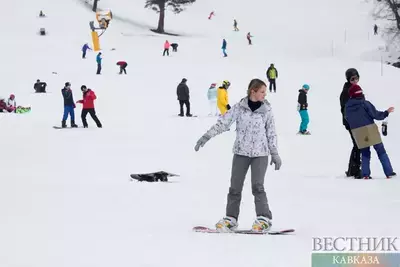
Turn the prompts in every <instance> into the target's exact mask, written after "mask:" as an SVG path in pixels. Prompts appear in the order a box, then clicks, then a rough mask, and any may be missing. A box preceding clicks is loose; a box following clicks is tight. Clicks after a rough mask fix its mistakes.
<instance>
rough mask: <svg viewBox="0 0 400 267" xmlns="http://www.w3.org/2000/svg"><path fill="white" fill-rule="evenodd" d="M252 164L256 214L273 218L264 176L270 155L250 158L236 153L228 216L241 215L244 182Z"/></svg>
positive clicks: (227, 209)
mask: <svg viewBox="0 0 400 267" xmlns="http://www.w3.org/2000/svg"><path fill="white" fill-rule="evenodd" d="M250 166H251V190H252V192H253V196H254V204H255V206H256V214H257V216H264V217H267V218H268V219H272V213H271V211H270V209H269V205H268V199H267V194H266V193H265V190H264V177H265V173H266V172H267V167H268V156H266V157H257V158H250V157H246V156H241V155H236V154H235V155H234V156H233V161H232V175H231V186H230V188H229V193H228V204H227V205H226V216H230V217H234V218H236V219H238V217H239V211H240V202H241V200H242V189H243V183H244V180H245V178H246V174H247V171H248V169H249V167H250Z"/></svg>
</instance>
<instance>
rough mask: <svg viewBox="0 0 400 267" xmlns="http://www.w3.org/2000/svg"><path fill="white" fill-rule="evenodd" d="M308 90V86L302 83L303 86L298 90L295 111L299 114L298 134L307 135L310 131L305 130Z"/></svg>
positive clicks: (307, 121)
mask: <svg viewBox="0 0 400 267" xmlns="http://www.w3.org/2000/svg"><path fill="white" fill-rule="evenodd" d="M308 90H310V86H309V85H308V84H304V85H303V87H302V88H301V89H300V90H299V97H298V100H297V111H298V112H299V114H300V118H301V123H300V130H299V134H304V135H309V134H310V132H309V131H307V126H308V123H309V122H310V119H309V117H308V102H307V93H308Z"/></svg>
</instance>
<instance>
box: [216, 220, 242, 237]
mask: <svg viewBox="0 0 400 267" xmlns="http://www.w3.org/2000/svg"><path fill="white" fill-rule="evenodd" d="M237 227H238V224H237V220H236V219H235V218H233V217H230V216H226V217H224V218H222V219H221V220H220V221H219V222H217V224H216V225H215V228H216V229H217V231H218V232H221V233H227V232H232V231H234V230H236V229H237Z"/></svg>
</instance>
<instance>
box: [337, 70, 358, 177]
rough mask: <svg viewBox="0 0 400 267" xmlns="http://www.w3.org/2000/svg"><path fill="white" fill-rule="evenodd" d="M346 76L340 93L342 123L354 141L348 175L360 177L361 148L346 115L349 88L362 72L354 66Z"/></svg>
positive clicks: (347, 71)
mask: <svg viewBox="0 0 400 267" xmlns="http://www.w3.org/2000/svg"><path fill="white" fill-rule="evenodd" d="M345 76H346V80H347V81H346V82H345V84H344V85H343V90H342V93H341V94H340V111H341V113H342V123H343V125H344V127H345V128H346V130H347V131H348V132H349V134H350V138H351V141H352V142H353V148H352V150H351V153H350V159H349V165H348V168H347V171H346V172H345V173H346V176H347V177H354V178H356V179H360V178H361V177H362V176H361V154H360V150H359V149H358V147H357V144H356V141H355V139H354V136H353V133H352V131H351V130H350V126H349V124H348V122H347V120H346V116H345V106H346V103H347V101H348V100H349V98H350V97H349V88H350V86H351V85H352V84H355V83H357V82H358V81H359V79H360V74H359V73H358V71H357V70H356V69H354V68H350V69H348V70H346V73H345Z"/></svg>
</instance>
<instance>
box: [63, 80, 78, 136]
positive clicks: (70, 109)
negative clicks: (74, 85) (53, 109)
mask: <svg viewBox="0 0 400 267" xmlns="http://www.w3.org/2000/svg"><path fill="white" fill-rule="evenodd" d="M61 93H62V96H63V98H64V115H63V119H62V123H61V127H62V128H66V127H67V119H68V114H69V115H70V117H71V127H72V128H76V127H78V125H76V124H75V111H74V108H75V107H76V106H75V103H74V96H73V94H72V90H71V84H70V83H69V82H66V83H65V86H64V88H63V89H62V90H61Z"/></svg>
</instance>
